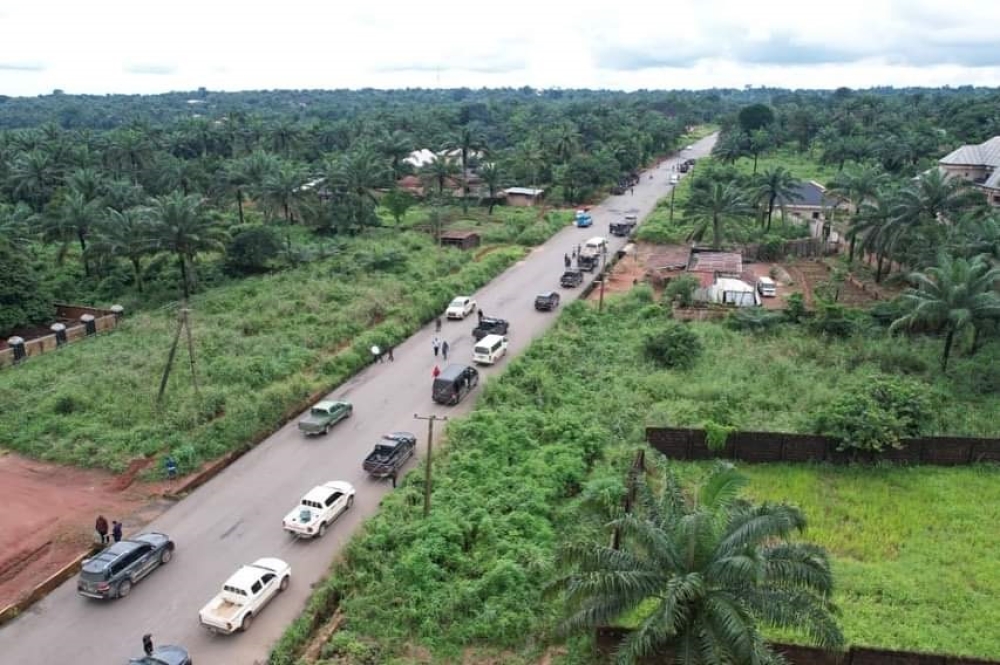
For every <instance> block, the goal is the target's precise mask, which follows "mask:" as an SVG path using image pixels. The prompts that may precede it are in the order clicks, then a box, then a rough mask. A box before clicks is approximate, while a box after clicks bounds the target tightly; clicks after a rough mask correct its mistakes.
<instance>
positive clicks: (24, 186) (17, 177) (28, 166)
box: [9, 150, 60, 213]
mask: <svg viewBox="0 0 1000 665" xmlns="http://www.w3.org/2000/svg"><path fill="white" fill-rule="evenodd" d="M59 176H60V169H59V165H58V164H57V163H56V162H55V160H53V159H52V156H51V155H50V154H49V153H48V152H45V151H43V150H32V151H30V152H22V153H21V154H19V155H17V156H16V157H15V158H14V162H13V164H11V167H10V176H9V177H10V180H11V182H12V183H13V188H12V189H13V194H14V197H15V199H17V200H21V201H24V202H25V203H27V204H28V205H30V206H31V209H32V210H34V211H35V212H36V213H40V212H42V209H43V208H44V207H45V204H47V203H48V202H49V201H50V200H51V198H52V194H53V192H55V189H56V186H57V184H58V182H59Z"/></svg>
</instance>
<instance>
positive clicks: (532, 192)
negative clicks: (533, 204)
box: [503, 187, 545, 196]
mask: <svg viewBox="0 0 1000 665" xmlns="http://www.w3.org/2000/svg"><path fill="white" fill-rule="evenodd" d="M503 191H504V194H514V195H515V196H541V195H542V194H544V193H545V190H544V189H534V188H532V187H508V188H507V189H505V190H503Z"/></svg>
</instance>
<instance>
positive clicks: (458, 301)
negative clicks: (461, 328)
mask: <svg viewBox="0 0 1000 665" xmlns="http://www.w3.org/2000/svg"><path fill="white" fill-rule="evenodd" d="M464 306H465V298H455V299H454V300H452V301H451V305H449V307H464ZM438 307H440V305H438Z"/></svg>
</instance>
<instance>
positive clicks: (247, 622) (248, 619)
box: [240, 614, 253, 633]
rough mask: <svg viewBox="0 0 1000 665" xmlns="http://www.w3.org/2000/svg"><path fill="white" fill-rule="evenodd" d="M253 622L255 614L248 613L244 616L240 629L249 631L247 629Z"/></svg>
mask: <svg viewBox="0 0 1000 665" xmlns="http://www.w3.org/2000/svg"><path fill="white" fill-rule="evenodd" d="M252 623H253V615H252V614H247V615H246V616H245V617H243V623H241V624H240V630H241V631H243V632H244V633H245V632H247V629H248V628H250V624H252Z"/></svg>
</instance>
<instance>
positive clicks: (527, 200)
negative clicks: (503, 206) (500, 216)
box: [503, 187, 545, 207]
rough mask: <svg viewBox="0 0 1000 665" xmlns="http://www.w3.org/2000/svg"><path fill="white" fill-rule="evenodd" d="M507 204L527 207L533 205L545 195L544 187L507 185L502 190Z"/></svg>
mask: <svg viewBox="0 0 1000 665" xmlns="http://www.w3.org/2000/svg"><path fill="white" fill-rule="evenodd" d="M503 193H504V197H505V198H506V199H507V205H512V206H519V207H527V206H533V205H535V204H536V203H538V202H539V201H541V200H542V198H543V197H544V196H545V190H544V189H536V188H533V187H508V188H507V189H505V190H503Z"/></svg>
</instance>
